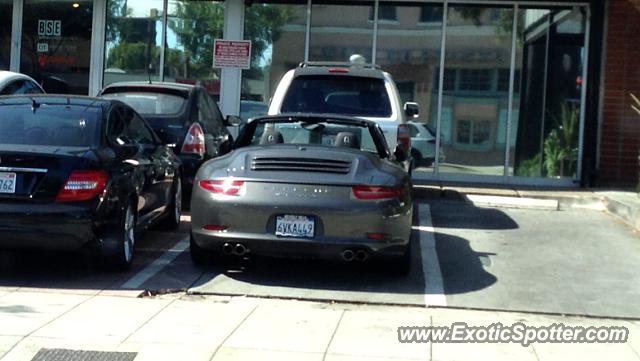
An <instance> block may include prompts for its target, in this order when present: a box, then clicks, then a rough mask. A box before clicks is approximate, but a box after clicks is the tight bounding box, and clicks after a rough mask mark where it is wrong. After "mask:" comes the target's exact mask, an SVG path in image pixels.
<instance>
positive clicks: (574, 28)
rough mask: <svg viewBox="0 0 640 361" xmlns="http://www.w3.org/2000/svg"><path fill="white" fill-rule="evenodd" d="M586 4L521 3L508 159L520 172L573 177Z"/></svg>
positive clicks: (575, 164)
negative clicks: (536, 5)
mask: <svg viewBox="0 0 640 361" xmlns="http://www.w3.org/2000/svg"><path fill="white" fill-rule="evenodd" d="M583 12H584V8H550V9H536V8H521V9H520V10H519V12H518V24H519V26H518V34H517V35H518V38H517V47H518V48H517V53H516V54H517V57H516V73H517V74H520V75H519V76H518V77H516V87H515V94H514V113H513V114H514V115H513V120H514V122H513V125H512V134H513V135H512V141H511V143H512V144H513V145H514V146H513V147H512V148H511V149H510V164H511V165H512V166H511V172H512V174H514V175H516V176H523V177H567V178H575V177H576V176H577V174H576V171H577V162H578V147H579V144H578V139H579V134H578V133H579V128H580V126H579V122H580V108H581V104H582V86H583V84H582V74H583V73H582V72H583V64H584V51H585V49H584V39H585V27H586V23H585V15H584V13H583Z"/></svg>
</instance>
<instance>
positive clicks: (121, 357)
mask: <svg viewBox="0 0 640 361" xmlns="http://www.w3.org/2000/svg"><path fill="white" fill-rule="evenodd" d="M136 354H137V353H136V352H103V351H85V350H66V349H62V348H43V349H40V351H38V353H37V354H36V355H35V356H34V357H33V358H32V359H31V361H58V360H59V361H133V359H134V358H136Z"/></svg>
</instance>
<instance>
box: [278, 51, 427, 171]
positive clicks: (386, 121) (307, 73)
mask: <svg viewBox="0 0 640 361" xmlns="http://www.w3.org/2000/svg"><path fill="white" fill-rule="evenodd" d="M419 111H420V110H419V106H418V104H417V103H412V102H408V103H405V104H404V105H403V104H402V103H401V100H400V94H399V93H398V88H397V87H396V84H395V83H394V81H393V79H392V78H391V75H389V73H387V72H384V71H382V69H380V67H379V66H376V65H370V64H354V63H324V62H306V63H301V64H300V65H299V66H298V67H297V68H296V69H293V70H290V71H288V72H287V73H286V74H285V75H284V76H283V77H282V79H281V80H280V83H278V87H277V88H276V91H275V93H274V95H273V99H271V104H270V105H269V115H275V114H284V113H331V114H340V115H350V116H356V117H360V118H364V119H368V120H373V121H375V122H376V123H377V124H378V125H379V126H380V128H382V131H383V133H384V135H385V138H386V140H387V144H388V146H389V149H391V151H392V152H394V154H395V155H396V156H397V158H398V160H402V161H403V163H404V165H405V169H406V170H407V171H410V170H411V168H412V167H411V165H412V164H411V163H412V159H411V137H410V135H409V129H408V126H407V121H408V120H411V119H413V118H414V117H417V116H418V113H419ZM398 149H400V150H398ZM402 158H404V159H402Z"/></svg>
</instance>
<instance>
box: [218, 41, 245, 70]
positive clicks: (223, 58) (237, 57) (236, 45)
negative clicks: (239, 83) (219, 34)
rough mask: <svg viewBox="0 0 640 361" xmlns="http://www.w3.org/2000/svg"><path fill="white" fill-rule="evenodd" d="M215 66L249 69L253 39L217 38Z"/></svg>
mask: <svg viewBox="0 0 640 361" xmlns="http://www.w3.org/2000/svg"><path fill="white" fill-rule="evenodd" d="M213 67H214V68H241V69H249V68H250V67H251V41H250V40H221V39H215V41H214V43H213Z"/></svg>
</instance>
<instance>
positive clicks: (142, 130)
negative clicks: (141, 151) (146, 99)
mask: <svg viewBox="0 0 640 361" xmlns="http://www.w3.org/2000/svg"><path fill="white" fill-rule="evenodd" d="M125 114H126V115H125V122H126V123H128V133H129V138H131V139H132V140H134V141H135V142H137V143H140V144H154V143H155V137H154V136H153V132H151V130H150V129H149V127H147V125H146V124H145V122H144V120H142V118H140V117H139V116H138V115H137V114H136V113H134V112H131V111H130V110H127V111H125Z"/></svg>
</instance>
